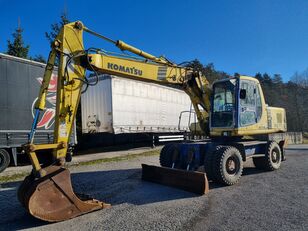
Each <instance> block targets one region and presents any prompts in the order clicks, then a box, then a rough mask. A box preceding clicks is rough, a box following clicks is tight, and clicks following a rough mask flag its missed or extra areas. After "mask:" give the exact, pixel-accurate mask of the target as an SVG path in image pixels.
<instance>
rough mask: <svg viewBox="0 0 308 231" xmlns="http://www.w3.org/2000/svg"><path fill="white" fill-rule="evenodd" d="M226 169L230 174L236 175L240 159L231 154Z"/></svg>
mask: <svg viewBox="0 0 308 231" xmlns="http://www.w3.org/2000/svg"><path fill="white" fill-rule="evenodd" d="M226 170H227V173H228V174H229V175H235V174H236V173H237V172H238V170H239V160H238V159H237V158H236V157H234V156H230V157H229V158H228V159H227V161H226Z"/></svg>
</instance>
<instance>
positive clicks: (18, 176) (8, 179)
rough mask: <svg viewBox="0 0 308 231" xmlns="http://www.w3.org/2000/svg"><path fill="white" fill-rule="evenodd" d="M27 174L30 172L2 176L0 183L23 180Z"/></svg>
mask: <svg viewBox="0 0 308 231" xmlns="http://www.w3.org/2000/svg"><path fill="white" fill-rule="evenodd" d="M27 175H29V172H22V173H15V174H12V175H9V176H0V184H1V183H7V182H12V181H17V180H21V179H23V178H25V177H26V176H27Z"/></svg>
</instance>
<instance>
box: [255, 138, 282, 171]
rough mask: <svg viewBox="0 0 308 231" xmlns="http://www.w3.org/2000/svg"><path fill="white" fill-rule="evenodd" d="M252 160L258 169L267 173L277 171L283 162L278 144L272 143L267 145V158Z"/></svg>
mask: <svg viewBox="0 0 308 231" xmlns="http://www.w3.org/2000/svg"><path fill="white" fill-rule="evenodd" d="M252 160H253V163H254V165H255V166H256V168H258V169H262V170H267V171H274V170H277V169H279V168H280V165H281V161H282V155H281V149H280V147H279V145H278V144H277V143H276V142H274V141H270V142H269V143H268V144H267V147H266V152H265V156H264V157H255V158H252Z"/></svg>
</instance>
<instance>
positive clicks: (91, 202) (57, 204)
mask: <svg viewBox="0 0 308 231" xmlns="http://www.w3.org/2000/svg"><path fill="white" fill-rule="evenodd" d="M43 170H45V171H47V175H46V176H44V177H42V178H39V179H35V178H34V177H32V176H31V175H30V176H27V177H26V178H25V180H24V182H23V183H22V184H21V186H20V188H19V190H18V198H19V201H20V202H21V204H22V205H23V206H24V207H25V208H26V209H27V210H28V211H29V213H30V214H31V215H33V216H34V217H36V218H39V219H41V220H45V221H49V222H58V221H64V220H68V219H71V218H74V217H77V216H80V215H82V214H85V213H89V212H92V211H95V210H99V209H103V208H106V207H110V204H105V203H103V202H100V201H98V200H95V199H87V200H82V199H80V198H78V197H77V196H76V195H75V194H74V192H73V188H72V184H71V178H70V172H69V170H68V169H65V168H63V167H58V166H49V167H47V168H44V169H43Z"/></svg>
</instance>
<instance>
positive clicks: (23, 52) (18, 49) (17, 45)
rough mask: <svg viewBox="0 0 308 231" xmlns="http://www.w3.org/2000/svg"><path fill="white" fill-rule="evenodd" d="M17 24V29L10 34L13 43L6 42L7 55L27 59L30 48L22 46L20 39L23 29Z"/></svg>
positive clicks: (21, 38) (22, 41)
mask: <svg viewBox="0 0 308 231" xmlns="http://www.w3.org/2000/svg"><path fill="white" fill-rule="evenodd" d="M18 24H19V25H18V28H17V29H16V30H15V32H14V33H13V34H12V36H13V41H10V40H8V41H7V54H9V55H13V56H16V57H20V58H27V57H28V52H29V48H30V46H29V45H25V44H24V40H23V37H22V32H23V29H22V28H21V27H20V23H18Z"/></svg>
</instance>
